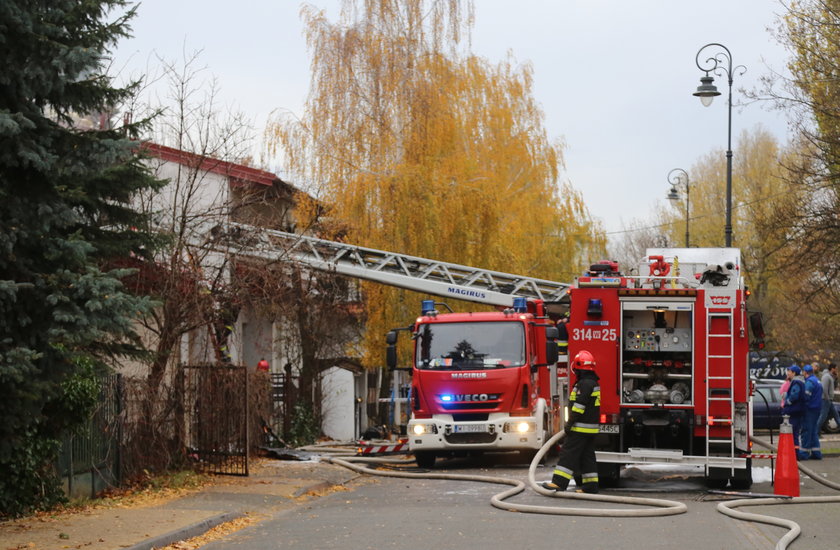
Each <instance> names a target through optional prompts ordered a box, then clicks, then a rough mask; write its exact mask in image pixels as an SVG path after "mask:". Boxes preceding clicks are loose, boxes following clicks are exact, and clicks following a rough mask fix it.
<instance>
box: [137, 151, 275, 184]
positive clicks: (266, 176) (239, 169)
mask: <svg viewBox="0 0 840 550" xmlns="http://www.w3.org/2000/svg"><path fill="white" fill-rule="evenodd" d="M142 147H143V149H145V150H146V151H148V152H149V154H151V155H152V156H154V157H156V158H159V159H161V160H164V161H168V162H175V163H178V164H183V165H185V166H190V167H193V168H198V169H200V170H204V171H205V172H211V173H213V174H219V175H222V176H227V177H229V178H231V180H234V181H233V182H234V183H239V184H248V183H253V184H258V185H265V186H268V187H270V186H272V185H274V183H275V182H281V183H284V184H286V185H289V184H287V183H286V182H284V181H283V180H281V179H280V178H279V177H277V176H276V175H275V174H272V173H271V172H267V171H265V170H259V169H257V168H252V167H250V166H245V165H244V164H236V163H233V162H228V161H225V160H219V159H215V158H213V157H208V156H204V155H197V154H195V153H190V152H188V151H182V150H181V149H175V148H173V147H167V146H166V145H160V144H157V143H152V142H151V141H146V142H144V143H143V145H142Z"/></svg>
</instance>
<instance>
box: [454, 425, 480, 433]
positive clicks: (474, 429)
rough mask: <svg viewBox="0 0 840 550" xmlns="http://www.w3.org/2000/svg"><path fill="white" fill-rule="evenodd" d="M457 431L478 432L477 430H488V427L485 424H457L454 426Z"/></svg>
mask: <svg viewBox="0 0 840 550" xmlns="http://www.w3.org/2000/svg"><path fill="white" fill-rule="evenodd" d="M452 431H454V432H455V433H459V434H463V433H477V432H486V431H487V429H486V428H485V427H484V425H483V424H462V425H459V424H456V425H455V426H453V430H452Z"/></svg>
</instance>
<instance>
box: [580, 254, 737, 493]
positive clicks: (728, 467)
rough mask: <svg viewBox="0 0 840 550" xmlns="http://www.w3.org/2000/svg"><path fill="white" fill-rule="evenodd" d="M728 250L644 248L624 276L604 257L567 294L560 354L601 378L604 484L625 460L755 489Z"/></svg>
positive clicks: (733, 275)
mask: <svg viewBox="0 0 840 550" xmlns="http://www.w3.org/2000/svg"><path fill="white" fill-rule="evenodd" d="M742 275H743V274H742V272H741V260H740V251H739V250H738V249H734V248H685V249H650V250H648V253H647V257H646V259H645V260H644V262H643V263H642V264H641V265H640V266H638V267H635V268H634V269H632V270H630V271H628V272H620V271H619V268H618V265H617V264H615V263H612V262H602V263H599V264H595V265H593V266H591V268H590V270H589V271H588V272H587V273H586V274H585V275H584V276H581V277H578V278H577V280H576V281H575V283H574V285H573V287H572V289H571V290H570V299H571V310H570V313H571V315H570V318H569V322H568V332H569V355H570V356H572V357H574V355H575V354H576V353H577V352H579V351H580V350H583V349H586V350H588V351H590V352H591V353H592V354H593V355H594V356H595V359H596V361H597V365H598V367H597V372H598V374H599V376H600V378H601V380H600V386H601V425H600V432H601V433H600V434H599V436H598V437H599V443H598V448H599V449H600V451H599V452H598V462H599V468H600V472H599V477H600V479H601V481H602V483H604V482H606V483H609V482H610V481H614V480H616V479H617V477H618V473H619V468H620V466H621V465H622V464H635V463H643V462H660V463H661V462H680V463H684V464H698V465H702V466H703V467H705V475H706V479H707V482H708V484H709V485H710V486H713V487H722V486H724V485H726V484H727V482H731V484H732V486H733V487H735V488H739V489H744V488H748V487H749V486H750V485H751V484H752V477H751V470H750V462H751V461H750V458H749V456H750V451H751V449H750V447H751V444H750V437H751V435H752V434H751V426H752V423H751V419H750V414H751V411H750V380H749V374H748V372H749V367H748V351H749V350H748V347H749V346H748V335H747V312H746V306H745V299H746V290H745V287H744V281H743V276H742Z"/></svg>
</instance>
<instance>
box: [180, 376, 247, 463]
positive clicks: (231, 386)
mask: <svg viewBox="0 0 840 550" xmlns="http://www.w3.org/2000/svg"><path fill="white" fill-rule="evenodd" d="M183 373H184V415H185V431H186V434H185V436H186V438H185V439H186V449H187V456H189V457H190V458H191V459H192V460H194V461H195V463H196V464H197V465H198V468H199V469H200V470H201V471H203V472H206V473H212V474H226V475H242V476H247V475H248V448H249V441H248V370H247V368H246V367H236V366H228V365H224V366H219V365H200V366H185V367H184V368H183Z"/></svg>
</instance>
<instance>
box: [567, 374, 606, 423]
mask: <svg viewBox="0 0 840 550" xmlns="http://www.w3.org/2000/svg"><path fill="white" fill-rule="evenodd" d="M569 399H570V403H569V405H570V407H569V424H570V425H571V427H570V429H571V430H572V431H573V432H578V433H582V434H597V433H598V423H599V422H600V420H601V387H600V386H599V385H598V376H597V375H596V374H595V373H594V372H590V371H578V380H577V383H576V384H575V387H574V388H572V392H571V394H570V395H569Z"/></svg>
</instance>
